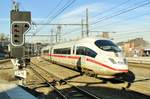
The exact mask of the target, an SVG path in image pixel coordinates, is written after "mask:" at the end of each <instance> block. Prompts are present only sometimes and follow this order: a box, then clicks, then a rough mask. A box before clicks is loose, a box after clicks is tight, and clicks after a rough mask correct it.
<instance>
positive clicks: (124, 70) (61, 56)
mask: <svg viewBox="0 0 150 99" xmlns="http://www.w3.org/2000/svg"><path fill="white" fill-rule="evenodd" d="M48 55H49V56H53V57H59V58H71V59H79V58H80V56H63V55H57V54H48ZM86 60H87V61H89V62H92V63H95V64H97V65H99V66H102V67H105V68H108V69H111V70H114V71H121V72H128V70H126V69H116V68H112V67H110V66H108V65H105V64H103V63H100V62H98V61H95V60H93V59H89V58H87V59H86Z"/></svg>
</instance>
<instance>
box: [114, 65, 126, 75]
mask: <svg viewBox="0 0 150 99" xmlns="http://www.w3.org/2000/svg"><path fill="white" fill-rule="evenodd" d="M112 66H113V68H114V70H115V72H116V73H123V72H124V73H126V72H128V65H127V64H113V65H112Z"/></svg>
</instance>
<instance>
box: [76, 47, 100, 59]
mask: <svg viewBox="0 0 150 99" xmlns="http://www.w3.org/2000/svg"><path fill="white" fill-rule="evenodd" d="M76 54H77V55H85V56H89V57H92V58H95V57H96V55H97V53H96V52H95V51H93V50H92V49H90V48H87V47H82V46H79V47H77V50H76Z"/></svg>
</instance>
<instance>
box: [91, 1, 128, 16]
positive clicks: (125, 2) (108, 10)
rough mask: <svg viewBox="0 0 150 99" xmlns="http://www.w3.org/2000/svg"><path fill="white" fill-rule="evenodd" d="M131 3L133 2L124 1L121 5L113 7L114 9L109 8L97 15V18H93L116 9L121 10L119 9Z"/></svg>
mask: <svg viewBox="0 0 150 99" xmlns="http://www.w3.org/2000/svg"><path fill="white" fill-rule="evenodd" d="M130 1H131V0H126V1H123V2H121V3H119V4H117V5H115V6H113V7H111V8H109V9H107V10H105V11H102V12H99V13H98V14H97V15H95V16H93V17H97V16H100V15H103V14H105V13H108V12H111V11H112V10H114V9H116V8H119V7H121V6H123V5H125V4H127V3H129V2H130Z"/></svg>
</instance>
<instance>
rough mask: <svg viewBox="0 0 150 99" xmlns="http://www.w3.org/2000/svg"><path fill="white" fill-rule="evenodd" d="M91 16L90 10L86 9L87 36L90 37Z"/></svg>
mask: <svg viewBox="0 0 150 99" xmlns="http://www.w3.org/2000/svg"><path fill="white" fill-rule="evenodd" d="M88 16H89V14H88V8H87V9H86V36H87V37H89V17H88Z"/></svg>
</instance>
